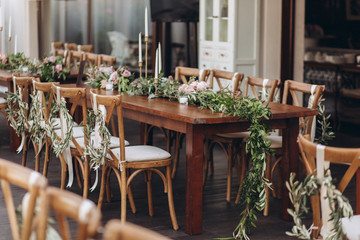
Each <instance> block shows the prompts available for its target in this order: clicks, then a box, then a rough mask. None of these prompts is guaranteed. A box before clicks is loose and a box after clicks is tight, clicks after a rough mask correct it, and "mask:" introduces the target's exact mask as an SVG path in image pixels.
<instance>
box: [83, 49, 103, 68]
mask: <svg viewBox="0 0 360 240" xmlns="http://www.w3.org/2000/svg"><path fill="white" fill-rule="evenodd" d="M99 58H100V56H99V55H98V54H96V53H85V59H86V62H87V64H88V67H89V68H92V67H93V66H97V67H98V66H100V59H99Z"/></svg>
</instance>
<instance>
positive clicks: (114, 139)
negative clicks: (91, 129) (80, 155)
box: [70, 133, 130, 149]
mask: <svg viewBox="0 0 360 240" xmlns="http://www.w3.org/2000/svg"><path fill="white" fill-rule="evenodd" d="M74 138H75V137H74ZM76 141H77V143H78V144H79V145H80V147H81V148H82V149H85V143H84V137H83V136H82V137H78V138H76ZM90 141H91V142H93V143H94V142H95V134H94V133H92V134H91V137H90ZM129 145H130V143H129V142H128V141H126V140H125V146H129ZM70 147H71V148H75V144H74V143H73V141H71V143H70ZM109 147H110V148H118V147H120V140H119V138H118V137H114V136H111V137H110V145H109Z"/></svg>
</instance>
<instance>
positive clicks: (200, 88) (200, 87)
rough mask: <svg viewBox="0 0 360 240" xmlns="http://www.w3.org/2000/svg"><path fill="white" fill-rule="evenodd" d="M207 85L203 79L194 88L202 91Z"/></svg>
mask: <svg viewBox="0 0 360 240" xmlns="http://www.w3.org/2000/svg"><path fill="white" fill-rule="evenodd" d="M207 87H208V85H207V83H206V82H204V81H201V82H200V83H199V84H198V85H197V88H196V90H198V91H200V92H202V91H205V90H206V89H207Z"/></svg>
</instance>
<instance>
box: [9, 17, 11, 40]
mask: <svg viewBox="0 0 360 240" xmlns="http://www.w3.org/2000/svg"><path fill="white" fill-rule="evenodd" d="M9 37H11V17H10V18H9Z"/></svg>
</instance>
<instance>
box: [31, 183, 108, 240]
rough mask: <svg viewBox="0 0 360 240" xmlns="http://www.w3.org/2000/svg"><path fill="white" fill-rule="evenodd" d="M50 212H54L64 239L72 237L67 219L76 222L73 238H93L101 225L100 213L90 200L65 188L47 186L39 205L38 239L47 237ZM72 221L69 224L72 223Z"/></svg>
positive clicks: (83, 239) (81, 239)
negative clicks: (44, 196)
mask: <svg viewBox="0 0 360 240" xmlns="http://www.w3.org/2000/svg"><path fill="white" fill-rule="evenodd" d="M50 212H54V214H55V217H56V220H57V225H58V229H59V232H60V235H61V237H62V239H64V240H68V239H72V238H71V233H70V229H69V223H68V219H71V220H73V221H75V222H76V224H77V232H76V237H74V238H73V239H80V240H85V239H89V238H93V237H94V236H95V235H96V234H97V232H98V228H99V227H100V225H101V213H100V211H99V210H98V209H97V208H96V205H95V204H94V203H93V202H92V201H90V200H88V199H83V198H82V197H80V196H79V195H77V194H75V193H72V192H69V191H66V190H61V189H58V188H55V187H48V188H47V189H46V198H45V201H43V202H42V206H41V214H40V220H39V227H38V229H39V230H38V231H39V232H40V235H41V236H40V239H48V238H46V229H47V225H48V216H49V213H50ZM73 221H72V222H71V224H74V223H73Z"/></svg>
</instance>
